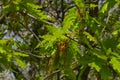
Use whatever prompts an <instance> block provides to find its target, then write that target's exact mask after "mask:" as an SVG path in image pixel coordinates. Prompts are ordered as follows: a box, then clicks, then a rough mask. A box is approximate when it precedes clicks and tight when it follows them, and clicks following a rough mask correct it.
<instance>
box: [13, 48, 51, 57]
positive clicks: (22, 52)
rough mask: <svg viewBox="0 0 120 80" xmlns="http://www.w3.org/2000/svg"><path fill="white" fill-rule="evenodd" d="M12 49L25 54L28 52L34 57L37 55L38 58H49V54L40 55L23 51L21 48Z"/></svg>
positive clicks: (28, 53)
mask: <svg viewBox="0 0 120 80" xmlns="http://www.w3.org/2000/svg"><path fill="white" fill-rule="evenodd" d="M12 50H14V51H16V52H20V53H23V54H27V55H29V56H33V57H36V58H40V59H41V58H49V56H39V55H35V54H33V53H31V52H26V51H21V50H18V49H12Z"/></svg>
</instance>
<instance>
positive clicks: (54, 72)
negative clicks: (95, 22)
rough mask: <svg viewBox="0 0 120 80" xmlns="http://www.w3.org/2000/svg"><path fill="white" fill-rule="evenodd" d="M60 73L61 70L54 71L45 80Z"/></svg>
mask: <svg viewBox="0 0 120 80" xmlns="http://www.w3.org/2000/svg"><path fill="white" fill-rule="evenodd" d="M58 72H60V70H56V71H53V72H52V73H51V74H49V75H47V76H46V77H45V78H44V79H43V80H46V79H48V78H49V77H50V76H52V75H54V74H56V73H58Z"/></svg>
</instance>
